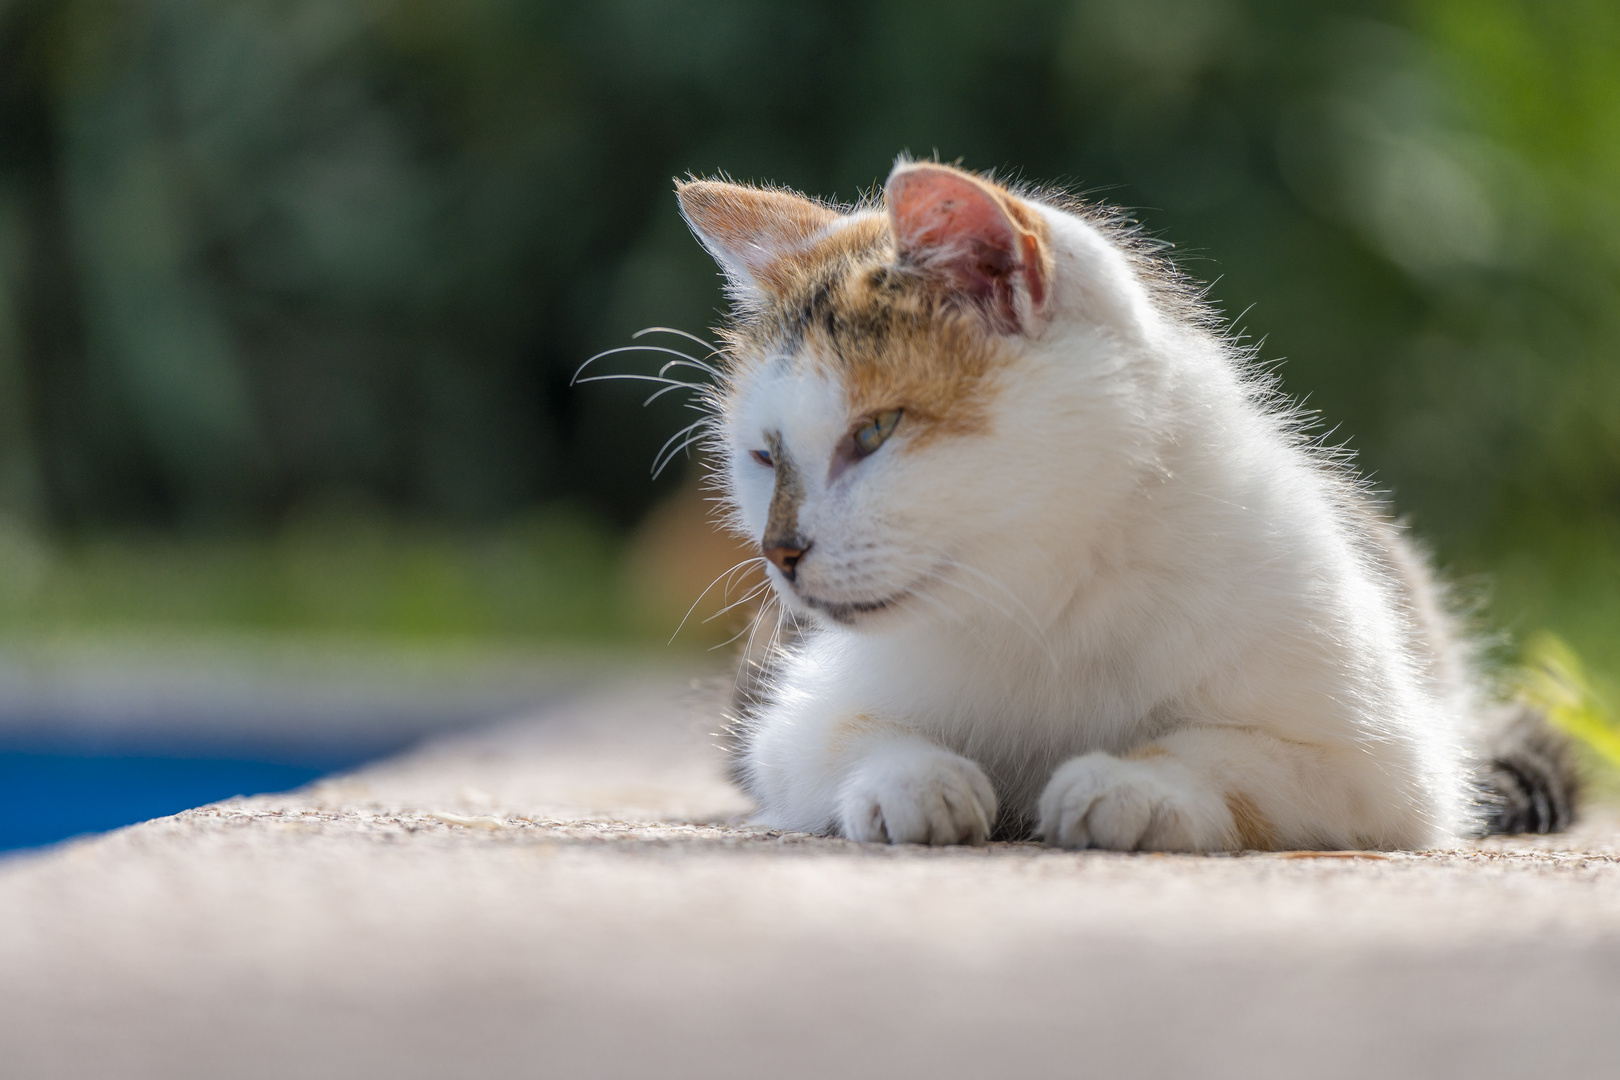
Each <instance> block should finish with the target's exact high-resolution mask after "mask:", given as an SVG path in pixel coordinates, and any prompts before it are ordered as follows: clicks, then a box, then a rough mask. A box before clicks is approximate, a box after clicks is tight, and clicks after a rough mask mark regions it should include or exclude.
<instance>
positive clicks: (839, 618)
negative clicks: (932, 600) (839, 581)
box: [798, 592, 911, 626]
mask: <svg viewBox="0 0 1620 1080" xmlns="http://www.w3.org/2000/svg"><path fill="white" fill-rule="evenodd" d="M910 595H911V593H910V592H899V593H895V594H894V595H893V596H887V597H884V598H883V599H881V600H822V599H819V598H817V597H814V596H807V595H805V594H804V593H799V594H798V596H799V600H800V602H801V603H803V604H804V605H805V606H806V607H810V608H814V609H815V610H816V611H819V612H821V613H822V614H823V615H825V616H827V617H828V618H829V619H831V620H832V621H833V622H836V623H842V624H843V625H845V626H852V625H854V624H855V623H856V622H857V621H859V619H860V617H861V616H862V615H871V614H874V613H876V612H879V611H887V610H888V609H890V608H892V607H894V606H896V605H897V604H899V603H900V602H901V601H903V600H905V599H906V597H908V596H910Z"/></svg>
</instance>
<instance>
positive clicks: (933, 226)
mask: <svg viewBox="0 0 1620 1080" xmlns="http://www.w3.org/2000/svg"><path fill="white" fill-rule="evenodd" d="M678 194H679V198H680V203H681V209H682V211H683V212H684V214H685V216H686V219H687V221H688V223H689V224H690V225H691V227H692V229H693V231H694V232H695V233H696V234H697V235H698V237H699V239H700V240H701V241H702V242H703V244H704V245H705V246H706V247H707V248H708V249H709V251H710V252H711V253H712V254H713V255H714V256H715V258H716V259H717V260H718V261H719V263H720V265H721V267H722V268H723V269H724V270H725V272H726V275H727V277H728V279H729V282H730V291H731V296H732V299H733V301H734V304H735V319H734V322H733V323H732V325H731V326H730V327H729V328H728V329H727V330H726V331H725V340H726V346H725V350H724V354H725V371H724V379H723V385H722V387H721V393H720V402H721V408H720V412H719V418H718V420H719V428H718V438H717V440H716V446H717V448H718V449H719V451H720V453H721V456H722V458H723V460H724V469H725V472H724V490H725V495H726V503H727V505H728V507H729V512H730V513H729V518H730V524H731V525H732V527H733V528H735V529H736V530H737V531H739V532H741V533H743V534H744V535H746V536H748V537H749V538H751V539H752V540H754V541H755V542H757V543H758V544H759V545H760V549H761V552H762V554H763V555H764V556H765V557H766V558H767V559H768V561H769V566H768V567H767V573H768V574H769V576H770V578H771V582H772V585H773V586H774V587H775V588H776V590H777V592H778V593H779V594H780V595H781V596H782V597H783V599H784V600H785V601H786V602H787V603H788V604H789V605H790V607H792V608H793V609H794V610H795V611H796V612H798V613H800V614H801V615H802V614H810V615H813V616H815V617H818V618H821V619H825V620H830V621H832V622H834V623H837V624H840V625H844V626H850V627H855V628H860V629H876V628H880V627H885V626H892V625H897V624H898V623H900V622H902V621H907V620H914V619H948V620H956V621H963V620H965V619H967V618H968V617H970V616H971V615H973V614H975V613H977V614H987V613H993V614H998V615H999V616H1000V617H1005V618H1010V619H1013V620H1015V621H1020V622H1029V621H1033V622H1037V623H1039V622H1042V621H1044V619H1045V618H1047V617H1049V615H1050V614H1051V613H1052V611H1051V608H1052V605H1053V604H1055V603H1059V602H1061V597H1060V596H1059V594H1060V593H1061V592H1062V590H1063V588H1064V587H1065V583H1066V582H1068V581H1071V580H1072V579H1073V575H1074V574H1076V573H1080V572H1083V570H1084V565H1083V564H1084V562H1085V560H1086V558H1087V557H1088V555H1087V554H1086V551H1084V550H1082V549H1083V548H1086V546H1087V545H1090V544H1092V543H1093V541H1094V540H1095V539H1096V537H1095V535H1094V533H1095V524H1096V522H1097V520H1098V518H1099V515H1100V514H1102V513H1103V512H1105V509H1106V507H1107V506H1109V505H1111V504H1113V503H1114V502H1115V501H1117V499H1118V498H1119V497H1120V496H1121V494H1122V493H1123V491H1124V490H1125V489H1127V488H1129V487H1130V486H1131V485H1133V484H1137V483H1138V482H1139V480H1138V474H1139V472H1140V470H1139V469H1137V468H1134V467H1133V466H1134V465H1139V464H1140V460H1139V459H1140V456H1141V455H1140V453H1139V449H1140V446H1141V444H1142V441H1143V439H1142V435H1143V432H1142V431H1141V430H1140V429H1141V428H1142V426H1143V424H1144V422H1145V421H1144V416H1145V413H1146V412H1147V411H1149V409H1148V405H1147V403H1146V402H1145V401H1144V400H1143V395H1144V394H1145V393H1147V391H1146V389H1145V385H1144V383H1143V380H1142V379H1140V378H1138V377H1137V375H1136V374H1135V372H1136V369H1137V368H1139V367H1140V366H1141V365H1140V363H1139V360H1140V357H1141V356H1143V355H1146V354H1148V353H1151V351H1152V350H1151V349H1150V348H1149V347H1148V345H1147V339H1148V338H1149V337H1151V334H1152V325H1153V322H1154V320H1153V316H1152V306H1151V303H1150V300H1149V297H1148V294H1147V292H1146V291H1145V290H1144V289H1143V288H1141V287H1140V285H1139V284H1138V282H1137V278H1136V275H1135V272H1134V270H1133V267H1132V263H1131V259H1130V258H1129V257H1128V254H1127V253H1126V252H1125V251H1124V250H1122V249H1121V248H1120V247H1118V246H1117V245H1115V244H1113V243H1111V242H1110V241H1109V239H1108V237H1107V236H1106V234H1105V232H1104V231H1102V230H1100V229H1098V228H1096V227H1094V226H1093V225H1091V224H1089V223H1087V222H1086V221H1084V220H1083V219H1081V218H1080V217H1077V216H1075V215H1072V214H1069V213H1066V212H1064V211H1062V210H1059V209H1057V208H1055V207H1053V206H1049V205H1045V204H1043V203H1041V202H1038V201H1035V200H1033V199H1028V198H1021V197H1019V196H1018V195H1016V194H1014V193H1013V192H1011V191H1009V190H1008V189H1007V188H1005V187H1002V186H1000V185H997V184H995V183H993V182H991V181H989V180H986V179H984V178H981V177H979V176H976V175H974V174H971V173H968V172H964V171H962V170H960V169H956V168H952V167H950V166H947V165H941V164H936V163H910V162H902V163H901V164H900V165H898V166H897V167H896V168H895V170H894V172H893V173H892V174H891V175H890V177H889V180H888V183H887V185H886V187H885V189H884V193H883V199H882V202H881V203H880V204H874V205H869V206H865V207H860V208H855V209H851V210H845V209H840V208H835V207H830V206H827V205H825V204H822V203H818V202H815V201H812V200H810V199H806V198H803V197H801V196H799V195H797V194H794V193H792V192H788V191H783V190H779V189H767V188H758V187H750V186H744V185H738V184H733V183H729V182H722V181H710V180H696V181H691V182H686V183H682V184H680V185H679V187H678Z"/></svg>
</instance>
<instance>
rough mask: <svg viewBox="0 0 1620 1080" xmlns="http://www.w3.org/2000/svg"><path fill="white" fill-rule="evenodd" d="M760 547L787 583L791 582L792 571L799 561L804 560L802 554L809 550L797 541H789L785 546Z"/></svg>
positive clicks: (768, 545)
mask: <svg viewBox="0 0 1620 1080" xmlns="http://www.w3.org/2000/svg"><path fill="white" fill-rule="evenodd" d="M762 546H763V547H764V549H765V557H766V558H767V559H769V560H771V562H772V563H774V564H775V565H776V568H777V569H778V570H780V571H782V576H783V577H785V578H787V579H788V580H789V581H792V580H793V571H794V568H795V567H797V566H798V565H799V560H800V559H802V558H804V553H805V552H807V551H809V550H810V545H809V544H805V543H801V542H800V541H798V540H793V541H790V542H789V543H787V544H764V545H762Z"/></svg>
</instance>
